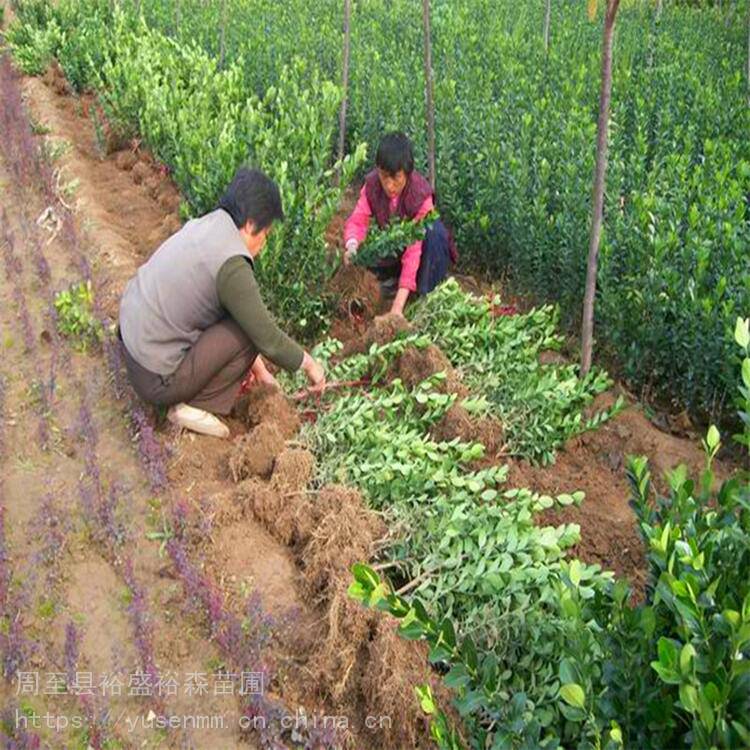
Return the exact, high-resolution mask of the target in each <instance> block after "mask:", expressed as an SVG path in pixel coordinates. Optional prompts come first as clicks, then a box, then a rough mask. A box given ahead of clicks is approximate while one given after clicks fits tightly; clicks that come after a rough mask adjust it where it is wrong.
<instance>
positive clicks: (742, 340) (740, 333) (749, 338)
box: [734, 318, 750, 349]
mask: <svg viewBox="0 0 750 750" xmlns="http://www.w3.org/2000/svg"><path fill="white" fill-rule="evenodd" d="M734 340H735V341H736V342H737V344H738V345H739V346H741V347H742V348H743V349H747V348H748V347H750V318H745V319H744V320H743V319H742V318H737V322H736V323H735V326H734Z"/></svg>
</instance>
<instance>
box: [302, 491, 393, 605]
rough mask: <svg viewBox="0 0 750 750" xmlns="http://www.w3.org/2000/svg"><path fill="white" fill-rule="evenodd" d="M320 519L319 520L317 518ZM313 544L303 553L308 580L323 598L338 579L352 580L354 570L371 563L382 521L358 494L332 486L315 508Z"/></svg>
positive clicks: (313, 505)
mask: <svg viewBox="0 0 750 750" xmlns="http://www.w3.org/2000/svg"><path fill="white" fill-rule="evenodd" d="M316 516H317V518H316ZM310 520H311V521H312V529H311V534H310V542H309V544H308V545H307V546H306V547H305V549H304V551H303V553H302V564H303V566H304V568H305V571H304V575H305V580H306V581H307V583H308V586H309V588H310V590H311V591H312V592H313V593H314V594H318V595H323V596H325V593H326V591H327V589H329V588H330V585H329V584H330V581H331V580H333V579H335V578H336V577H337V576H338V575H344V574H345V575H346V576H347V577H350V573H349V570H350V568H351V566H352V565H353V564H354V563H356V562H360V561H362V560H369V559H370V557H371V552H372V545H373V542H374V541H375V540H376V539H378V538H380V537H382V536H383V535H384V534H385V532H386V528H385V525H384V524H383V521H382V520H381V519H380V517H379V516H377V515H376V514H375V513H373V512H372V511H370V510H367V508H366V507H365V504H364V502H363V500H362V496H361V495H360V493H359V492H357V490H353V489H350V488H348V487H341V486H338V485H329V486H327V487H324V488H323V490H321V492H320V494H319V495H318V497H317V502H314V503H313V504H312V513H311V519H310Z"/></svg>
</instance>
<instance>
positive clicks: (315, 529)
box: [24, 70, 702, 748]
mask: <svg viewBox="0 0 750 750" xmlns="http://www.w3.org/2000/svg"><path fill="white" fill-rule="evenodd" d="M24 89H25V92H26V95H27V97H28V103H29V106H30V108H31V110H32V112H33V115H34V119H35V121H36V122H37V123H38V124H39V125H41V126H43V127H44V128H47V129H49V131H50V132H49V135H48V137H49V138H50V139H52V140H53V141H55V140H57V141H58V142H59V143H61V144H67V146H66V147H65V148H66V152H65V153H63V154H62V156H61V157H60V163H61V164H62V165H63V171H62V174H63V175H65V176H67V177H68V178H69V179H70V180H71V181H72V180H75V181H77V187H76V188H75V200H76V208H77V213H78V215H79V217H80V223H81V224H82V229H84V230H85V233H86V236H87V238H88V243H87V246H88V247H90V248H91V253H92V255H91V258H90V260H91V262H92V266H93V268H94V272H95V275H96V276H97V280H98V284H97V288H98V289H99V290H101V292H100V294H101V303H102V305H103V307H104V309H105V311H106V312H107V313H109V315H110V316H111V317H116V310H117V301H118V299H119V295H120V293H121V291H122V288H123V286H124V283H125V282H126V281H127V279H128V278H129V277H130V276H131V275H132V273H133V272H134V271H135V269H136V268H137V266H138V265H139V264H140V263H142V262H143V261H144V260H145V259H146V258H147V257H148V256H149V254H150V253H151V252H153V251H154V250H155V249H156V247H158V245H159V243H160V242H161V241H162V240H163V239H164V238H166V236H168V235H169V234H170V233H171V232H173V231H174V230H175V229H176V228H177V226H179V220H178V217H177V203H178V200H179V198H178V196H177V192H176V189H175V188H174V186H173V185H171V183H170V181H169V178H168V175H167V174H166V173H165V171H164V170H163V169H162V168H160V167H159V166H158V164H157V163H156V162H155V160H154V159H153V158H152V157H150V156H149V155H148V154H147V153H146V152H145V151H144V150H143V149H141V148H139V147H138V145H137V144H128V145H126V148H124V149H120V150H119V151H114V152H113V153H108V154H107V153H103V151H102V149H101V148H100V146H99V144H98V143H97V139H96V136H95V134H94V129H93V127H92V125H91V123H90V121H89V120H88V119H87V118H86V116H85V114H86V109H87V107H88V108H89V109H90V107H91V106H92V104H91V100H90V99H87V98H86V97H83V98H78V97H74V96H72V95H71V94H70V92H69V90H68V87H67V85H66V84H65V82H64V79H63V78H61V74H60V73H59V71H57V70H53V71H52V72H50V73H49V74H48V75H47V76H46V77H45V80H44V81H41V80H39V79H26V80H25V82H24ZM113 145H117V146H120V145H122V144H113ZM104 150H106V149H104ZM61 187H63V188H64V184H62V185H61ZM165 196H170V197H165ZM334 291H335V292H336V293H337V294H338V295H339V297H340V299H341V304H340V306H339V309H338V315H337V319H336V321H335V323H334V329H333V332H334V333H335V335H337V336H338V337H340V338H341V339H342V340H343V341H344V342H345V350H344V351H345V352H346V353H354V352H357V351H365V350H366V349H367V348H369V346H370V345H371V344H372V343H385V342H386V341H388V340H390V339H392V338H393V337H394V336H396V335H398V334H399V333H400V332H402V331H403V330H404V326H405V324H404V322H403V321H402V320H400V319H393V318H390V317H388V316H385V317H383V316H380V317H376V313H377V312H379V311H380V309H381V305H380V301H379V299H378V290H377V284H376V282H374V279H372V277H369V276H368V275H367V274H366V273H365V272H361V271H359V270H353V271H351V272H347V274H343V275H342V276H341V277H339V278H338V279H336V281H335V285H334ZM78 366H79V367H80V373H81V375H82V376H85V375H86V374H87V373H89V372H91V371H92V370H94V369H96V368H97V366H98V364H97V360H96V358H95V357H93V356H91V355H89V356H88V358H86V359H83V360H81V361H80V364H79V365H78ZM437 371H445V372H447V375H448V377H447V378H446V380H445V386H444V387H446V388H447V389H448V390H450V391H452V392H455V393H457V394H458V395H459V396H460V397H463V396H466V395H467V389H466V388H465V386H464V385H463V384H462V383H461V381H460V378H459V376H458V374H457V373H456V372H455V371H454V370H453V369H452V368H451V366H450V364H449V361H448V359H447V357H446V356H445V354H444V353H442V352H440V350H439V349H437V347H434V346H433V347H429V348H428V349H426V350H419V351H417V350H407V352H405V353H404V355H402V357H401V358H400V359H399V360H398V361H397V363H396V365H395V370H394V372H392V373H391V375H392V376H394V377H401V378H402V380H403V381H404V382H405V383H407V384H408V383H412V384H416V383H418V382H420V381H421V380H422V379H424V378H425V377H427V376H429V375H430V374H432V373H434V372H437ZM71 388H72V386H71ZM98 395H99V397H100V398H101V399H102V401H106V400H107V399H108V398H109V396H108V394H107V391H106V388H105V386H104V385H103V384H100V386H99V391H98ZM614 398H615V394H614V393H609V394H604V396H602V397H600V399H601V401H602V402H604V403H602V404H597V406H600V405H604V404H605V403H606V402H607V401H609V403H611V402H612V400H614ZM102 408H103V410H104V411H105V412H107V413H109V416H108V417H107V418H106V419H105V420H103V421H102V426H103V427H104V428H105V429H106V431H107V434H109V435H111V436H115V437H110V438H108V442H111V443H112V444H111V446H109V447H108V450H109V451H111V453H110V459H109V460H110V461H111V462H113V463H115V464H117V465H122V466H123V467H126V470H127V471H128V473H130V472H132V474H130V475H131V476H137V467H136V466H134V459H133V453H132V449H131V447H130V445H129V443H128V440H127V435H126V434H125V432H124V429H123V427H122V425H119V426H118V425H116V424H115V422H116V417H115V416H113V415H112V414H111V410H108V409H106V407H102ZM115 412H117V410H115ZM231 426H232V430H233V434H234V436H235V439H234V442H233V443H232V444H227V443H224V442H221V441H217V440H214V439H211V438H196V437H193V436H190V435H187V434H182V435H175V434H171V433H167V434H162V437H163V439H165V440H166V441H167V442H168V443H169V445H170V448H171V453H172V458H171V461H170V465H169V480H170V485H171V492H172V494H173V495H174V496H176V497H179V498H180V500H181V501H182V502H183V503H184V509H185V518H186V529H185V538H186V541H187V543H188V545H189V547H190V549H191V552H192V553H193V554H194V555H195V556H196V558H197V559H201V560H203V570H204V571H205V572H206V573H207V574H209V575H210V576H211V578H212V579H213V580H215V581H217V583H218V585H219V588H220V590H221V592H222V594H223V595H224V596H225V597H226V601H227V603H228V606H229V607H231V608H233V609H234V610H235V611H240V608H241V606H242V602H243V600H244V598H245V594H246V593H247V591H248V589H253V588H254V589H257V590H258V591H259V592H260V593H261V596H262V601H263V605H264V607H265V608H266V609H267V610H268V611H269V613H271V614H272V615H274V616H275V618H276V619H277V620H278V621H279V622H280V624H279V625H278V627H277V630H278V632H277V637H276V638H275V639H273V645H272V649H273V658H274V660H275V661H276V662H277V664H278V665H279V668H278V671H277V678H276V681H275V684H274V686H273V689H274V691H276V692H277V693H278V695H279V696H280V697H281V698H282V699H283V700H284V702H285V703H286V705H288V706H301V707H304V708H305V710H306V711H308V712H310V713H311V714H312V713H314V712H319V713H322V714H326V715H330V716H339V717H342V716H345V717H347V718H348V719H349V721H350V724H351V726H350V728H349V730H348V731H346V732H345V734H346V741H347V743H348V745H349V746H351V747H373V748H376V747H377V748H404V747H415V748H416V747H421V746H427V745H428V739H427V727H426V723H425V720H424V718H423V717H422V716H421V715H420V712H419V711H418V706H417V705H416V701H415V700H414V696H413V686H414V685H416V684H420V683H424V682H431V683H432V684H433V687H434V689H435V690H436V691H437V692H438V693H439V694H440V690H441V688H440V687H439V684H438V683H439V679H438V676H437V675H436V674H435V673H434V672H433V671H432V670H431V669H430V668H429V667H428V665H427V660H426V650H425V649H424V648H423V647H422V646H420V645H418V644H413V643H410V642H407V641H404V640H402V639H400V638H398V637H397V635H396V633H395V630H394V624H393V623H392V622H391V621H390V620H388V619H387V618H385V617H382V616H377V615H375V614H373V613H371V612H369V611H366V610H363V609H362V608H361V607H360V606H359V605H358V604H356V603H355V602H353V601H351V600H350V599H349V597H348V596H347V593H346V591H347V588H348V585H349V582H350V573H349V568H350V566H351V564H352V563H354V562H357V561H361V560H372V559H374V557H375V549H376V547H377V542H378V540H379V539H380V538H381V537H382V536H383V535H384V533H385V529H384V528H383V526H382V522H381V521H380V518H379V516H378V515H376V514H374V513H372V512H371V511H369V510H368V509H367V507H366V504H365V503H364V501H363V499H362V497H361V496H360V495H359V493H357V492H356V491H354V490H352V489H348V488H345V487H338V486H327V487H321V488H317V489H314V490H313V489H310V483H311V479H312V477H313V475H314V457H313V456H312V455H311V454H310V453H309V452H308V451H307V450H306V449H305V447H304V446H302V445H301V444H299V443H298V442H297V441H296V439H295V436H296V433H297V430H298V428H299V417H298V415H297V414H296V413H295V411H294V409H293V407H292V406H291V405H290V404H289V403H288V402H287V401H286V400H285V399H284V398H283V397H282V396H281V395H280V394H278V393H276V392H273V391H269V390H267V389H262V388H260V389H255V390H254V391H252V392H251V393H250V394H249V395H248V397H247V398H246V400H245V401H244V402H243V403H242V404H241V405H240V408H238V410H237V413H236V415H235V419H234V420H233V421H232V424H231ZM162 433H163V430H162ZM469 436H471V437H472V439H476V438H477V437H478V436H479V437H480V439H481V440H482V442H485V445H486V448H487V454H486V458H485V459H483V460H484V461H485V462H488V463H497V462H505V463H508V464H509V465H510V473H509V484H510V485H515V486H526V487H529V488H530V489H532V490H535V491H539V492H545V493H556V492H561V491H571V490H573V489H582V490H584V491H585V492H586V500H585V501H584V503H583V505H582V506H581V507H580V508H566V509H565V510H564V511H562V512H559V513H555V514H554V515H549V516H545V517H543V518H542V519H540V522H546V523H549V522H554V523H560V522H563V521H565V522H568V521H574V522H576V523H578V524H580V526H581V541H580V543H579V544H578V546H577V548H576V549H575V550H574V553H575V554H578V555H579V556H580V557H581V558H582V559H583V560H585V561H587V562H596V563H600V564H601V565H602V567H605V568H608V569H613V570H614V571H615V572H616V573H617V574H618V575H620V576H625V577H627V578H628V579H630V581H631V582H632V583H633V585H634V587H635V589H636V592H638V593H642V591H643V587H644V585H645V559H644V550H643V547H642V544H641V542H640V537H639V535H638V532H637V528H636V523H635V518H634V516H633V513H632V510H631V509H630V507H629V505H628V497H629V491H628V487H627V483H626V480H625V476H624V469H623V462H624V456H625V455H627V454H628V453H646V454H648V455H650V456H652V457H653V460H654V469H655V474H659V473H662V472H663V471H665V470H667V469H669V468H671V467H672V466H674V465H675V464H677V463H681V462H684V463H688V464H689V465H690V466H691V467H692V468H695V467H696V466H700V465H701V463H702V454H701V452H700V449H699V448H698V447H697V446H696V445H695V444H694V443H693V442H692V441H689V440H685V439H682V438H677V437H674V436H669V435H666V434H664V433H662V432H661V431H659V430H658V429H657V428H655V427H654V426H653V425H652V424H651V423H650V422H649V421H648V420H647V419H646V418H645V416H644V415H643V413H642V411H641V410H640V408H639V407H638V405H637V404H635V403H631V404H629V406H628V408H627V409H625V410H624V411H623V412H622V413H621V414H619V415H618V416H617V417H616V418H615V419H613V420H611V421H610V422H608V423H607V424H605V425H604V426H603V427H602V428H600V429H599V430H598V431H596V432H593V433H586V434H584V435H580V436H578V437H577V438H575V439H573V440H571V441H569V443H568V444H567V445H566V446H565V447H564V448H563V449H562V450H560V451H559V453H558V456H557V461H556V463H555V464H554V465H553V466H551V467H547V468H539V467H535V466H531V465H528V464H526V463H524V462H521V461H516V460H513V459H508V458H505V457H502V456H499V455H497V454H498V453H500V452H501V451H502V425H500V424H498V423H497V422H493V421H492V420H489V419H485V420H483V421H482V422H477V421H476V420H475V419H473V418H472V417H471V416H470V415H468V413H466V412H465V411H462V408H461V407H460V406H458V405H457V406H454V407H453V408H452V409H451V411H450V412H449V414H447V415H446V417H445V418H444V420H443V421H442V422H441V423H440V424H439V425H437V426H436V427H435V437H438V438H441V439H450V438H452V437H463V438H465V437H469ZM24 482H26V479H24ZM141 485H142V482H141ZM24 486H27V485H24ZM151 500H152V498H149V495H148V491H147V489H146V488H144V487H142V486H141V487H140V491H139V492H138V493H136V495H135V496H134V500H133V504H132V506H131V507H130V514H131V516H132V517H133V518H134V519H137V520H136V526H137V528H138V529H139V531H140V532H141V534H140V536H139V539H140V541H139V542H138V544H137V553H138V556H139V560H142V563H141V566H140V570H141V573H142V576H143V582H144V587H145V588H146V590H147V591H148V596H149V599H150V600H151V601H152V602H154V604H155V605H156V609H157V610H160V611H161V612H167V613H168V612H173V613H174V612H176V611H177V610H179V591H178V587H177V586H176V585H175V582H174V575H175V574H174V571H173V570H172V568H171V566H170V565H169V563H168V561H167V560H165V559H164V558H162V557H160V556H159V553H158V549H157V548H158V544H154V543H146V542H144V541H143V540H144V538H145V533H146V531H147V528H146V524H145V522H144V520H143V519H145V518H147V517H148V516H149V514H153V511H154V505H153V504H152V503H150V501H151ZM102 565H104V563H102V562H100V561H99V559H98V558H95V559H94V562H91V561H90V560H84V562H83V563H82V567H80V568H76V569H75V570H73V569H72V568H71V569H69V575H68V576H67V578H68V580H69V584H68V586H69V588H68V589H67V593H66V597H67V599H68V601H70V602H71V605H70V606H71V607H76V604H75V603H76V602H79V603H80V605H81V606H83V603H84V602H87V603H88V604H89V606H90V609H91V621H90V622H91V623H93V630H94V631H96V632H105V631H106V630H107V628H108V627H109V625H108V621H107V619H106V618H107V615H106V613H107V612H109V611H110V610H113V605H112V603H111V602H109V603H108V600H107V598H106V597H107V596H109V593H108V592H109V591H111V588H110V586H113V585H114V583H111V582H110V584H107V583H106V582H107V580H109V579H111V577H112V576H114V575H115V573H114V572H113V571H112V570H109V568H107V570H109V573H107V572H102V570H103V569H102V570H100V568H102ZM92 566H93V567H92ZM105 567H106V566H105ZM92 576H93V577H96V578H98V579H99V580H101V581H102V582H103V583H104V585H103V586H99V587H96V589H94V594H93V595H92V594H91V593H90V592H89V590H88V589H87V588H86V587H87V585H88V581H89V580H90V578H91V577H92ZM108 576H109V578H108ZM97 592H98V593H97ZM97 602H99V603H98V604H97ZM114 609H116V608H114ZM97 613H99V614H97ZM101 613H105V614H101ZM97 618H100V619H97ZM186 623H187V624H186ZM122 627H123V626H122V625H121V626H120V629H122ZM90 629H91V628H90ZM122 637H124V636H122ZM57 640H58V644H59V642H60V640H61V636H58V638H57ZM105 641H106V639H105ZM156 642H157V649H156V655H157V661H158V663H159V665H160V666H161V667H162V668H167V667H172V668H175V669H180V668H182V669H188V668H190V665H191V659H193V658H194V655H195V654H196V653H203V651H204V650H205V653H208V654H210V653H212V651H213V645H212V643H211V639H210V638H208V637H207V636H206V634H205V628H204V627H202V623H201V621H200V619H199V618H196V619H192V620H191V619H188V620H185V619H184V618H183V616H182V615H174V616H172V615H170V618H166V617H160V618H159V621H158V628H157V637H156ZM111 645H112V643H107V642H102V643H95V644H93V645H90V646H89V647H87V651H88V654H89V656H90V658H91V660H92V661H93V659H94V658H95V655H96V654H100V653H101V652H102V651H105V650H107V649H108V647H110V646H111ZM213 658H214V659H215V660H216V662H217V663H219V662H220V657H219V656H218V655H216V654H215V652H214V657H213ZM441 703H443V705H446V704H447V700H444V701H441ZM365 716H371V717H375V718H376V719H377V718H378V717H382V718H383V719H385V720H386V721H385V723H384V726H381V727H379V728H378V729H377V731H373V730H369V729H365V728H364V727H363V726H362V724H361V720H362V718H363V717H365ZM201 741H202V740H200V739H199V740H198V744H197V745H195V746H196V747H209V746H211V747H214V746H216V745H215V744H203V745H201V744H200V742H201ZM203 741H206V742H214V741H215V738H212V739H211V740H205V739H204V740H203ZM241 741H243V740H242V738H240V737H238V736H234V737H233V738H231V740H230V738H229V737H224V736H222V744H221V746H222V747H230V746H233V745H232V744H231V743H232V742H235V743H238V744H239V743H240V742H241ZM250 741H251V742H252V738H251V739H250Z"/></svg>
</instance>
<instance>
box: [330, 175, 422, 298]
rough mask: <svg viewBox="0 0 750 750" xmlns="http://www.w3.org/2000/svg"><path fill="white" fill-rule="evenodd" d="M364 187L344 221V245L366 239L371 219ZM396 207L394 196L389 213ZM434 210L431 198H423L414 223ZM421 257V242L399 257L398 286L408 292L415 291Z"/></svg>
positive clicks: (411, 246) (396, 197) (396, 201)
mask: <svg viewBox="0 0 750 750" xmlns="http://www.w3.org/2000/svg"><path fill="white" fill-rule="evenodd" d="M365 189H366V186H363V187H362V190H361V191H360V193H359V200H358V201H357V205H356V206H355V207H354V211H352V215H351V216H350V217H349V218H348V219H347V220H346V224H345V225H344V244H346V243H347V242H348V241H349V240H351V239H355V240H357V242H359V243H360V244H361V243H362V242H364V241H365V237H367V230H368V228H369V226H370V219H371V218H372V209H371V208H370V202H369V201H368V200H367V195H366V194H365ZM397 205H398V196H397V195H395V196H394V197H393V198H391V200H390V211H391V213H394V212H395V211H396V206H397ZM433 208H434V205H433V203H432V197H431V196H430V197H427V198H425V200H424V202H423V203H422V205H421V206H420V207H419V211H417V214H416V216H415V217H414V221H419V220H420V219H422V218H424V217H425V216H427V214H428V213H430V211H432V209H433ZM421 257H422V240H419V241H418V242H415V243H414V244H413V245H409V247H407V248H406V250H404V253H403V255H402V256H401V276H400V277H399V281H398V285H399V287H400V288H402V289H408V290H409V291H410V292H416V291H417V271H418V270H419V261H420V259H421Z"/></svg>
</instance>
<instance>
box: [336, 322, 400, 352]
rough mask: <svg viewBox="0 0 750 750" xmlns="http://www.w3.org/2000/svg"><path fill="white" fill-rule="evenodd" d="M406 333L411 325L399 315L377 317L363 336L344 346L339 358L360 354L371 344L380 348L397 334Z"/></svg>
mask: <svg viewBox="0 0 750 750" xmlns="http://www.w3.org/2000/svg"><path fill="white" fill-rule="evenodd" d="M408 331H411V325H410V324H409V322H408V321H407V320H406V318H404V317H402V316H401V315H392V314H391V313H388V314H386V315H379V316H378V317H377V318H374V319H373V321H372V324H371V325H370V327H369V328H368V329H367V331H366V332H365V334H364V335H363V336H361V337H359V338H357V339H353V340H351V341H348V342H347V343H346V344H344V348H343V349H342V350H341V352H340V353H339V358H340V359H345V358H346V357H349V356H351V355H352V354H362V353H364V352H366V351H367V350H368V349H369V348H370V347H371V346H372V345H373V344H378V345H379V346H382V345H383V344H387V343H388V342H389V341H393V339H395V338H396V336H398V334H399V333H406V332H408Z"/></svg>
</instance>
